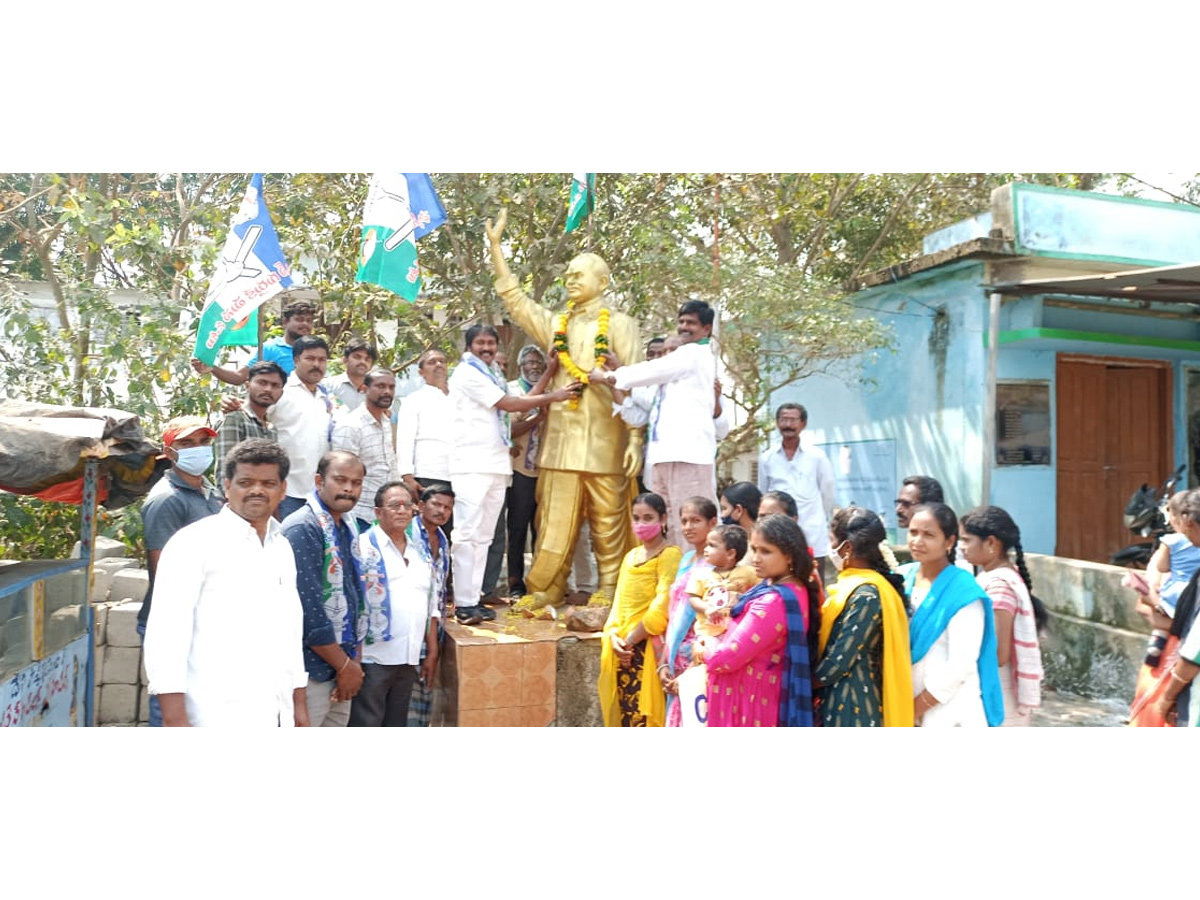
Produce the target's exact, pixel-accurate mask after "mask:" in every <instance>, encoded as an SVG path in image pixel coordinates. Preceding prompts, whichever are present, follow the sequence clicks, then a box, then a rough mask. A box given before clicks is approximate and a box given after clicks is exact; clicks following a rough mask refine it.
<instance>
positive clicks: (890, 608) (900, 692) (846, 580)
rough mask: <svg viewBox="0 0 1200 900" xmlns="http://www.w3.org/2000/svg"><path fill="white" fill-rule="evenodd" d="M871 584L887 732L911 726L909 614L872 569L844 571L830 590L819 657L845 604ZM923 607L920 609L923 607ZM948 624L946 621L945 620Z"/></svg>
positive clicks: (890, 588)
mask: <svg viewBox="0 0 1200 900" xmlns="http://www.w3.org/2000/svg"><path fill="white" fill-rule="evenodd" d="M864 584H870V585H873V586H874V587H875V589H876V590H878V591H879V604H880V608H881V609H882V614H883V671H882V673H881V674H882V676H883V690H882V692H881V703H882V706H883V724H884V727H887V728H911V727H912V725H913V699H912V698H913V692H912V656H911V652H910V649H909V644H908V613H907V612H905V609H904V598H903V597H901V596H900V595H899V594H898V593H896V588H895V587H894V586H893V585H892V583H891V582H890V581H888V580H887V579H886V578H884V577H883V576H882V575H881V574H879V573H878V572H876V571H875V570H874V569H843V570H842V573H841V575H839V576H838V580H837V581H836V582H834V584H833V585H832V586H831V587H830V588H829V591H828V594H827V595H826V600H825V603H824V604H823V605H822V606H821V633H820V637H819V647H820V653H821V655H822V656H824V655H825V646H826V645H827V644H828V643H829V636H830V635H831V634H832V633H833V623H834V622H835V621H836V620H837V618H838V617H839V616H840V615H841V614H842V610H843V609H844V608H845V606H846V601H847V600H848V599H849V598H850V595H851V594H853V593H854V592H855V591H856V590H857V589H858V588H860V587H862V586H863V585H864ZM922 607H923V605H922ZM947 621H949V620H947Z"/></svg>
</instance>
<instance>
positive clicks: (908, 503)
mask: <svg viewBox="0 0 1200 900" xmlns="http://www.w3.org/2000/svg"><path fill="white" fill-rule="evenodd" d="M892 502H893V503H895V504H896V505H897V506H903V507H904V508H905V509H908V508H909V507H910V506H916V505H917V504H916V503H915V502H913V501H912V500H902V499H900V498H899V497H897V498H896V499H895V500H893V501H892Z"/></svg>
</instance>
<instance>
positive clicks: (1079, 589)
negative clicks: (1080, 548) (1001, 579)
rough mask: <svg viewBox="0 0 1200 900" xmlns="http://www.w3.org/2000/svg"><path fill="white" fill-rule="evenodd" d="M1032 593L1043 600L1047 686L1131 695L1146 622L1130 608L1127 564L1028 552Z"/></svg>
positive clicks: (1087, 693) (1082, 692)
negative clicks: (1125, 581) (1046, 615)
mask: <svg viewBox="0 0 1200 900" xmlns="http://www.w3.org/2000/svg"><path fill="white" fill-rule="evenodd" d="M1025 560H1026V563H1027V564H1028V566H1029V575H1030V577H1031V578H1032V579H1033V592H1034V594H1036V595H1037V597H1038V598H1039V599H1040V600H1041V601H1042V602H1043V603H1044V604H1045V605H1046V610H1047V612H1048V613H1049V622H1048V624H1047V626H1046V631H1045V633H1044V634H1043V635H1042V663H1043V665H1044V666H1045V669H1046V685H1047V686H1048V687H1052V688H1056V689H1058V690H1065V691H1071V692H1072V693H1076V694H1080V695H1081V696H1084V697H1118V698H1124V699H1129V700H1131V699H1133V692H1134V688H1135V686H1136V685H1137V676H1138V670H1139V669H1140V668H1141V665H1142V660H1143V659H1144V658H1145V655H1146V640H1147V637H1148V636H1149V634H1150V626H1149V625H1148V624H1147V623H1146V621H1145V620H1144V619H1142V617H1141V616H1139V615H1137V613H1135V612H1134V599H1133V592H1132V591H1130V590H1129V588H1126V587H1122V586H1121V579H1122V578H1124V577H1125V569H1123V568H1121V567H1120V566H1109V565H1105V564H1103V563H1094V562H1086V561H1084V560H1079V559H1067V558H1065V557H1058V556H1045V555H1042V554H1039V553H1027V554H1026V555H1025Z"/></svg>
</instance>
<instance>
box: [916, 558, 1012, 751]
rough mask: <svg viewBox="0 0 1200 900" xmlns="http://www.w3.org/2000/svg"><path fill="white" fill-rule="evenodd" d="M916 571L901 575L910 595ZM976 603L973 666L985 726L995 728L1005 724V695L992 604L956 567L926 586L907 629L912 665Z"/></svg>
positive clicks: (947, 569)
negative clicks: (979, 621) (977, 638)
mask: <svg viewBox="0 0 1200 900" xmlns="http://www.w3.org/2000/svg"><path fill="white" fill-rule="evenodd" d="M917 571H918V567H917V566H913V567H912V568H911V569H909V571H907V572H906V573H905V575H904V583H905V587H906V588H907V589H908V591H909V592H910V593H911V592H912V586H913V583H914V582H915V581H916V578H917ZM976 600H978V601H980V602H981V603H982V604H983V612H984V616H983V643H982V644H981V645H980V647H979V658H978V662H977V663H976V665H977V667H978V671H979V691H980V693H981V694H982V697H983V710H984V713H985V714H986V715H987V722H988V725H991V726H992V727H995V726H997V725H1000V724H1002V723H1003V722H1004V695H1003V694H1002V693H1001V692H1000V666H999V664H998V663H997V662H996V622H995V619H994V618H993V615H992V601H991V598H990V597H988V595H987V592H986V591H984V589H983V588H981V587H980V586H979V584H978V583H977V582H976V581H975V579H974V578H973V577H972V576H971V575H970V574H969V573H967V572H966V571H964V570H963V569H960V568H959V567H958V566H954V565H949V566H946V568H944V569H943V570H942V574H941V575H939V576H938V577H937V578H936V579H934V582H933V584H931V585H930V586H929V593H928V594H927V595H926V596H925V599H924V600H923V601H922V603H921V605H920V606H918V607H917V611H916V612H915V613H913V617H912V625H911V627H910V629H909V643H910V645H911V647H912V661H913V662H920V661H921V660H922V659H924V658H925V654H926V653H928V652H929V648H930V647H932V646H933V644H934V642H935V641H936V640H937V639H938V638H939V637H941V636H942V632H944V631H945V630H946V626H947V625H949V624H950V620H951V619H953V618H954V616H955V614H956V613H958V611H959V610H961V609H962V608H963V607H965V606H967V604H969V603H973V602H975V601H976Z"/></svg>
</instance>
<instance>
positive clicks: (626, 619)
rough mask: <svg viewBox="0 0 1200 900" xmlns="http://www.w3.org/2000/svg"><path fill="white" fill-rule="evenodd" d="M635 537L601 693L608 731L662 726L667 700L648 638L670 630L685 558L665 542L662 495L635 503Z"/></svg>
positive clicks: (610, 631)
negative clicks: (674, 596)
mask: <svg viewBox="0 0 1200 900" xmlns="http://www.w3.org/2000/svg"><path fill="white" fill-rule="evenodd" d="M633 531H634V534H636V535H637V539H638V541H640V545H639V546H637V547H634V548H633V549H632V550H630V551H629V552H628V553H627V554H625V558H624V559H623V560H622V561H621V572H620V574H619V575H618V576H617V590H616V595H615V596H614V597H613V605H612V608H611V609H610V610H609V613H608V621H607V622H606V623H605V624H604V640H603V642H602V643H601V644H600V678H599V681H598V683H597V685H596V687H597V690H598V692H599V694H600V711H601V713H602V714H603V716H604V724H605V725H608V726H626V727H628V726H634V727H642V726H651V727H653V726H662V725H663V724H664V723H665V721H666V700H665V697H664V695H663V687H662V682H661V680H660V679H659V677H658V666H657V664H656V661H655V654H654V647H653V645H652V643H651V642H650V641H649V640H647V638H648V637H651V636H653V635H660V634H662V633H663V632H665V631H666V630H667V615H668V612H669V610H670V602H671V594H670V592H671V583H672V582H673V581H674V580H675V574H676V572H677V571H678V569H679V560H680V558H681V557H682V556H683V553H682V552H681V551H680V549H679V548H678V547H675V546H672V545H671V544H668V543H667V541H666V531H667V505H666V503H665V502H664V501H663V498H662V497H660V496H659V495H658V494H649V493H647V494H639V495H638V497H637V499H635V500H634V501H633Z"/></svg>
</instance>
